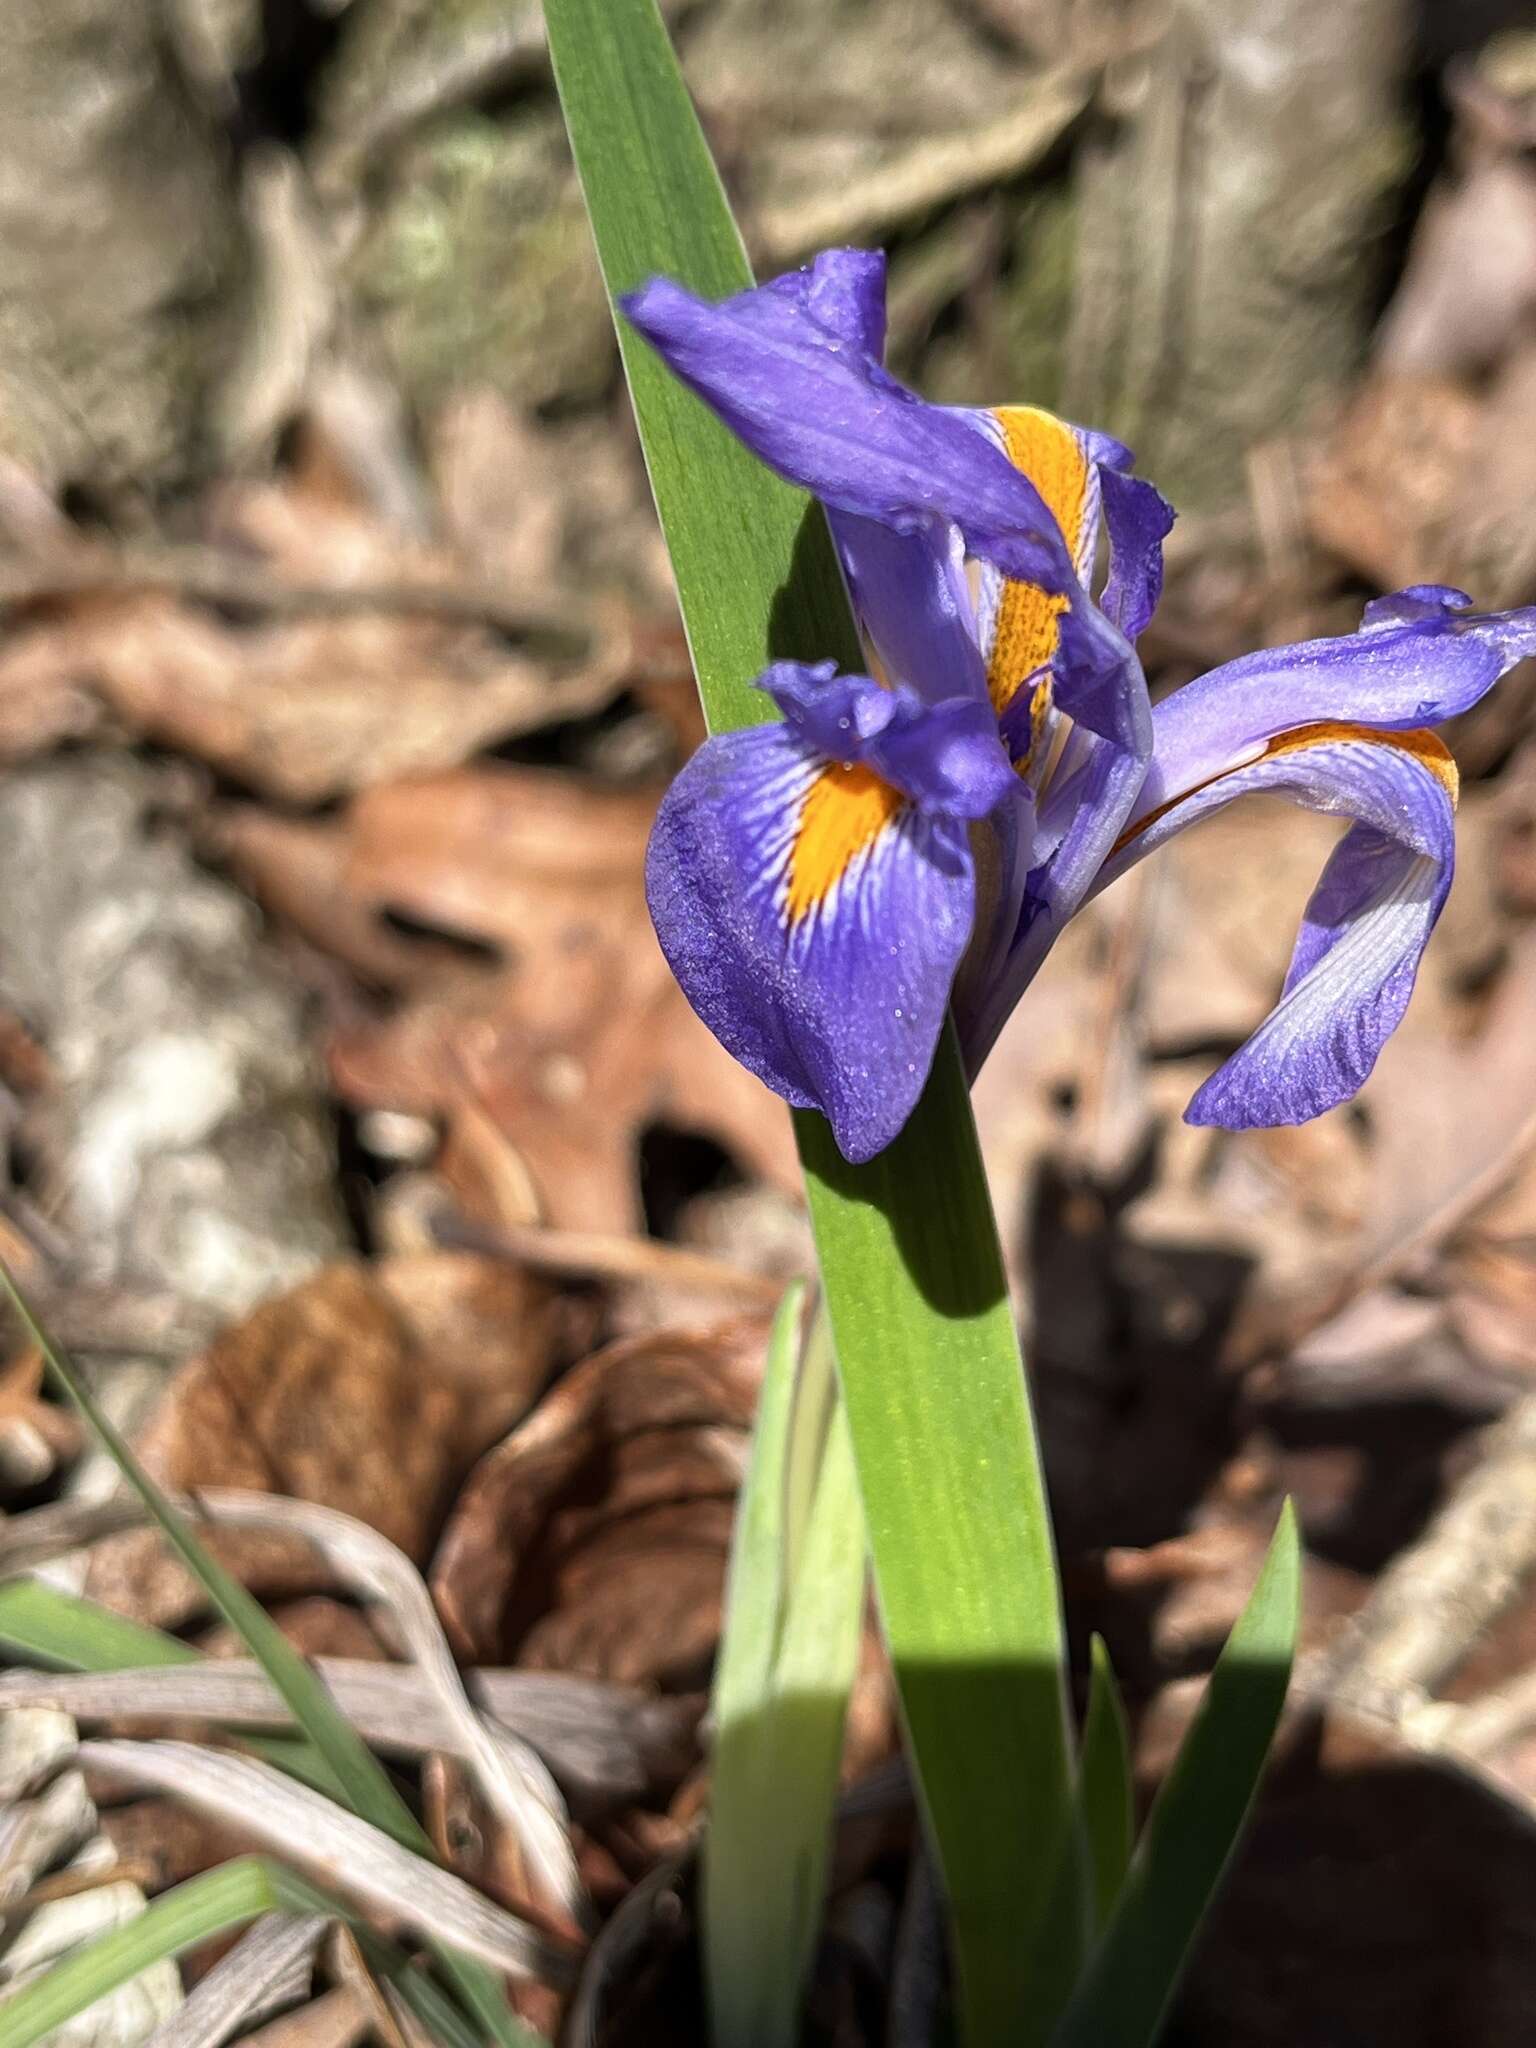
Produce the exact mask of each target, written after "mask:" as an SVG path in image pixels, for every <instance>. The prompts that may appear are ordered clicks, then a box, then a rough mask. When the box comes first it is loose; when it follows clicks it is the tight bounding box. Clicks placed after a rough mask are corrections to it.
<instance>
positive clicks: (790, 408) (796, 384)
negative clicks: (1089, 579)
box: [623, 257, 1077, 594]
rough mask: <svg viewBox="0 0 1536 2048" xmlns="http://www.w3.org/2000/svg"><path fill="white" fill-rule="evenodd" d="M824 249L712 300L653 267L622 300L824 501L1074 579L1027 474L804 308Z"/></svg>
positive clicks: (666, 351) (666, 350)
mask: <svg viewBox="0 0 1536 2048" xmlns="http://www.w3.org/2000/svg"><path fill="white" fill-rule="evenodd" d="M828 261H829V259H828V258H826V257H823V258H820V259H818V262H817V264H816V265H814V266H813V267H812V270H811V271H810V272H808V273H801V274H800V276H799V278H798V279H781V280H779V281H778V282H777V283H776V284H773V285H765V286H761V287H759V288H758V289H756V290H754V291H748V292H741V293H738V294H737V295H736V296H735V297H734V298H730V299H725V300H723V301H722V302H721V303H720V304H718V305H710V304H708V303H706V302H705V301H704V300H702V299H696V298H695V297H694V296H693V294H692V293H691V292H687V291H685V290H684V289H683V288H682V286H681V285H678V284H674V283H672V282H671V281H670V280H669V279H666V278H656V279H653V280H652V282H651V283H649V284H647V285H645V286H643V287H642V289H641V290H640V291H638V292H635V293H633V294H631V295H630V297H628V298H627V299H625V300H624V302H623V308H624V312H625V313H626V315H627V316H628V318H629V320H630V323H631V324H632V325H633V326H634V327H635V328H636V329H637V330H638V332H639V333H641V334H643V335H644V336H645V338H646V340H647V341H649V342H650V343H651V344H652V346H653V347H654V348H655V349H656V350H657V351H658V352H659V353H660V354H661V355H662V356H663V357H664V358H665V360H666V362H667V364H668V366H669V367H670V368H671V369H672V371H673V372H674V373H675V374H676V375H677V376H678V377H680V378H681V379H682V381H683V382H684V383H685V384H687V385H689V386H690V387H691V389H693V390H694V391H696V392H697V393H698V394H699V396H700V397H701V398H703V399H704V400H705V401H706V402H707V403H708V404H709V405H711V406H712V407H713V408H714V410H715V411H716V412H717V413H718V414H719V415H720V417H721V419H723V420H724V421H725V423H726V425H727V426H728V427H730V428H731V430H732V432H733V433H735V434H736V435H737V437H738V438H739V439H740V440H742V441H744V442H745V443H746V445H747V446H748V447H749V448H751V449H752V450H753V451H754V453H756V454H757V455H759V456H760V457H761V458H762V460H763V461H764V462H766V463H767V464H768V465H769V467H770V468H772V469H776V470H778V472H779V473H780V475H782V476H785V477H788V478H789V479H790V481H791V482H793V483H797V484H800V485H802V486H803V487H804V488H805V489H806V490H809V491H813V492H814V493H815V495H816V496H817V497H818V498H820V499H821V500H822V502H823V503H824V504H826V505H829V506H831V507H833V508H834V509H836V510H838V511H842V512H852V513H856V514H858V515H860V516H862V517H865V518H870V519H878V520H880V521H881V522H882V523H883V524H885V525H887V526H894V527H895V528H896V529H897V530H898V531H899V532H905V533H911V532H916V531H922V530H924V529H925V528H927V527H929V526H930V524H931V522H933V521H935V520H938V521H940V522H943V523H944V524H948V525H954V526H956V527H958V528H959V529H960V531H961V533H962V534H964V536H965V538H966V541H967V543H968V544H969V546H970V548H971V551H972V553H974V554H977V555H981V556H983V557H984V558H985V559H987V560H989V561H995V562H997V564H998V566H999V567H1000V568H1002V569H1003V570H1004V571H1005V572H1006V573H1007V574H1008V575H1010V576H1016V577H1022V578H1026V579H1028V580H1029V581H1032V582H1035V583H1039V584H1042V585H1043V586H1044V587H1045V588H1047V589H1048V590H1053V591H1058V592H1064V593H1069V594H1070V593H1072V592H1073V591H1075V589H1076V585H1077V577H1076V572H1075V568H1074V564H1073V562H1072V559H1071V556H1070V554H1069V553H1068V550H1067V548H1066V546H1065V544H1064V543H1063V541H1062V538H1061V534H1060V532H1059V531H1058V530H1057V526H1056V522H1055V520H1054V519H1052V517H1051V515H1050V513H1049V511H1048V510H1047V509H1046V506H1045V504H1044V503H1043V501H1042V499H1041V497H1040V494H1039V492H1038V491H1037V490H1036V489H1035V488H1034V486H1033V485H1032V484H1031V483H1030V481H1029V479H1028V478H1027V477H1026V476H1024V475H1023V474H1022V472H1021V471H1019V470H1018V469H1016V468H1015V467H1014V466H1013V464H1012V463H1010V462H1009V461H1008V460H1007V458H1006V456H1004V455H1003V454H1002V453H1001V451H1000V450H997V449H991V450H987V449H985V448H981V449H978V448H977V446H976V436H975V435H974V433H973V431H972V429H971V428H970V427H969V426H968V425H967V424H966V421H965V420H964V418H963V417H961V416H960V415H959V414H956V413H952V412H948V411H946V410H945V409H944V408H943V407H941V406H934V405H926V404H924V402H923V401H922V400H921V399H920V398H918V397H916V396H915V394H914V393H912V392H910V391H908V390H907V389H906V388H905V387H904V386H903V385H901V384H898V383H897V382H896V380H895V378H894V377H891V376H889V375H888V374H887V373H886V371H885V370H884V369H883V368H882V367H881V365H880V363H879V362H878V361H877V359H876V358H875V356H874V355H873V354H872V353H870V352H869V350H868V349H867V348H866V347H862V346H857V345H855V343H854V342H853V341H852V340H850V339H848V338H846V336H845V335H844V334H843V333H840V332H838V331H837V330H836V329H834V328H833V327H831V326H828V325H826V324H824V322H823V320H821V319H819V318H817V317H816V314H815V312H814V311H813V310H812V306H813V303H814V295H815V291H816V283H817V277H818V274H819V273H820V271H821V270H822V267H823V266H824V265H825V264H826V263H827V262H828ZM830 296H831V295H830V294H829V297H830ZM838 302H839V303H841V300H839V301H838Z"/></svg>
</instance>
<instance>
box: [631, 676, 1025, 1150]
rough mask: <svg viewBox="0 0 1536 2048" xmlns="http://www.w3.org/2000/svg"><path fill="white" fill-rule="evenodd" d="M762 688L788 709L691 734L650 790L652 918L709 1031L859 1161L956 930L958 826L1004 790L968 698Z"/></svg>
mask: <svg viewBox="0 0 1536 2048" xmlns="http://www.w3.org/2000/svg"><path fill="white" fill-rule="evenodd" d="M764 685H765V687H767V688H768V689H769V690H770V693H771V694H772V695H773V697H774V698H775V701H776V702H778V704H779V706H780V708H781V709H782V710H783V711H784V713H785V723H784V724H783V725H780V726H763V727H754V728H753V729H752V730H750V731H747V732H738V733H729V734H723V735H720V736H718V737H716V738H714V739H711V740H707V741H706V742H705V744H704V745H703V746H702V747H701V748H700V749H699V751H698V752H697V753H696V754H695V755H694V757H693V759H692V760H691V761H690V762H689V763H688V765H687V766H686V767H685V768H684V770H683V771H682V773H681V775H679V776H678V778H677V779H676V781H675V782H674V783H673V785H672V787H671V789H670V790H669V791H668V792H667V795H666V797H665V799H664V800H663V803H662V806H661V809H660V812H659V813H658V815H657V820H656V826H655V830H654V832H653V834H652V838H651V844H650V848H649V851H648V854H647V861H646V888H647V895H648V898H649V901H650V906H651V916H652V919H653V921H654V923H655V926H656V931H657V935H658V937H659V938H660V940H661V944H662V950H663V951H664V952H665V953H666V955H667V958H668V960H669V962H670V963H671V966H672V969H673V972H674V973H675V974H676V976H677V979H678V981H679V982H680V984H681V985H682V988H683V991H684V993H685V994H686V995H687V997H688V999H689V1001H690V1002H691V1003H692V1004H693V1007H694V1008H695V1009H696V1010H697V1011H698V1013H699V1015H700V1016H701V1017H702V1018H703V1020H704V1022H705V1023H706V1024H707V1025H708V1026H709V1027H710V1029H711V1030H712V1031H713V1032H714V1034H715V1036H716V1037H717V1038H719V1039H720V1041H721V1043H722V1044H723V1045H725V1046H726V1048H727V1049H728V1050H729V1051H730V1052H732V1053H734V1055H735V1056H736V1058H737V1059H739V1060H740V1061H741V1062H742V1064H743V1065H744V1066H746V1067H748V1068H750V1070H751V1071H752V1072H753V1073H755V1074H757V1075H758V1076H759V1077H760V1079H762V1080H763V1081H765V1082H766V1083H767V1084H768V1086H769V1087H770V1088H772V1089H773V1090H774V1091H775V1093H777V1094H779V1095H782V1096H783V1097H784V1098H785V1100H786V1101H788V1102H790V1103H792V1104H794V1105H795V1106H796V1107H798V1108H805V1109H819V1110H821V1111H822V1112H823V1113H824V1114H825V1115H826V1117H827V1118H828V1120H829V1121H830V1123H831V1125H832V1129H833V1133H834V1135H835V1137H836V1139H837V1142H838V1144H839V1146H840V1147H841V1149H842V1151H843V1152H844V1154H845V1156H846V1157H848V1158H849V1159H854V1160H859V1159H868V1158H870V1157H872V1156H873V1155H874V1154H875V1153H876V1152H878V1151H880V1150H882V1149H883V1148H884V1147H885V1146H886V1145H888V1144H889V1143H890V1141H891V1139H892V1138H893V1137H895V1135H896V1133H897V1132H898V1131H899V1130H900V1129H901V1127H902V1125H903V1124H904V1123H905V1122H906V1120H907V1118H908V1116H909V1115H910V1114H911V1112H912V1108H913V1105H914V1104H915V1102H916V1100H917V1098H918V1095H919V1094H920V1093H921V1091H922V1087H923V1084H924V1082H925V1081H926V1079H927V1076H928V1071H929V1068H930V1066H931V1065H932V1062H933V1054H934V1048H935V1046H936V1045H937V1043H938V1038H939V1032H940V1030H941V1028H942V1026H943V1022H944V1015H945V1011H946V1009H947V1007H948V1003H949V996H950V989H951V985H952V984H953V981H954V978H955V974H956V971H957V969H958V967H959V965H960V962H961V959H962V957H963V955H964V953H965V950H966V947H967V945H968V944H969V942H970V938H971V931H972V924H973V918H974V913H975V898H976V882H975V867H974V862H973V857H972V850H971V842H970V833H971V829H972V822H973V821H974V820H977V819H979V818H982V817H984V816H986V815H987V813H988V812H990V811H992V810H994V809H996V808H997V807H998V806H999V804H1005V803H1008V802H1010V801H1017V800H1018V784H1017V781H1016V778H1015V777H1014V776H1013V774H1012V771H1011V770H1010V768H1009V766H1008V762H1007V759H1006V757H1005V755H1004V753H1003V750H1002V748H1001V746H1000V745H999V744H998V740H997V735H996V729H995V727H993V726H992V724H991V720H990V717H989V715H988V714H987V712H986V709H985V706H983V705H979V704H976V703H972V702H966V701H964V700H958V701H956V702H953V703H950V704H944V705H939V706H938V707H934V708H930V707H925V706H923V705H922V704H921V703H920V702H919V701H918V700H917V699H916V698H915V697H914V696H913V695H912V693H910V692H907V691H889V690H884V689H882V688H881V686H880V685H879V684H878V683H875V682H874V681H872V680H871V679H870V678H868V677H858V676H853V677H849V676H836V675H834V674H833V673H832V671H831V668H830V665H823V666H822V667H820V668H814V669H812V668H802V667H800V666H798V665H796V664H792V663H779V664H777V665H776V666H775V667H774V668H773V669H771V670H769V671H768V673H767V675H766V676H765V677H764Z"/></svg>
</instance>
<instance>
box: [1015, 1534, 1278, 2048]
mask: <svg viewBox="0 0 1536 2048" xmlns="http://www.w3.org/2000/svg"><path fill="white" fill-rule="evenodd" d="M1300 1587H1301V1554H1300V1545H1299V1543H1298V1539H1297V1534H1296V1517H1295V1514H1294V1511H1293V1510H1292V1508H1291V1505H1290V1503H1289V1502H1287V1503H1286V1505H1285V1507H1284V1508H1283V1509H1282V1510H1281V1514H1280V1522H1279V1526H1278V1527H1277V1528H1276V1530H1275V1535H1274V1541H1273V1542H1272V1543H1271V1544H1270V1547H1269V1555H1268V1557H1267V1558H1266V1559H1265V1563H1264V1569H1263V1570H1262V1571H1261V1572H1260V1574H1259V1579H1258V1583H1257V1585H1256V1586H1255V1587H1254V1589H1253V1592H1252V1594H1251V1595H1250V1596H1249V1600H1248V1604H1247V1606H1246V1607H1245V1608H1244V1609H1243V1611H1242V1614H1241V1615H1240V1616H1239V1617H1238V1621H1237V1625H1236V1627H1235V1628H1234V1629H1233V1631H1232V1633H1231V1635H1230V1636H1229V1637H1228V1639H1227V1644H1226V1647H1225V1649H1223V1651H1222V1653H1221V1656H1220V1658H1219V1659H1218V1660H1217V1664H1216V1669H1215V1670H1214V1671H1213V1672H1212V1673H1211V1681H1210V1685H1209V1686H1208V1688H1207V1690H1206V1695H1205V1698H1204V1700H1203V1701H1202V1703H1201V1707H1200V1711H1199V1713H1198V1714H1197V1715H1196V1717H1195V1719H1194V1722H1193V1723H1192V1724H1191V1726H1190V1729H1189V1732H1188V1734H1187V1735H1186V1736H1185V1738H1184V1742H1183V1745H1182V1747H1181V1748H1180V1750H1179V1754H1178V1757H1177V1759H1176V1760H1175V1762H1174V1766H1173V1769H1172V1770H1171V1771H1170V1772H1169V1773H1168V1776H1167V1778H1166V1779H1165V1780H1164V1782H1163V1786H1162V1789H1161V1790H1160V1791H1159V1793H1158V1796H1157V1799H1156V1801H1155V1803H1154V1805H1153V1808H1152V1811H1151V1813H1150V1815H1149V1816H1148V1819H1147V1825H1146V1828H1145V1830H1144V1831H1143V1834H1142V1838H1141V1840H1140V1842H1139V1843H1138V1844H1137V1846H1136V1852H1135V1854H1134V1856H1133V1857H1132V1859H1131V1867H1130V1871H1129V1874H1128V1875H1127V1878H1126V1881H1125V1885H1124V1887H1123V1889H1122V1891H1121V1894H1120V1899H1119V1903H1118V1905H1117V1906H1116V1908H1115V1911H1114V1915H1113V1917H1112V1918H1111V1920H1110V1924H1109V1928H1108V1931H1107V1932H1106V1934H1105V1936H1104V1939H1103V1941H1102V1942H1101V1944H1100V1945H1099V1947H1098V1949H1097V1950H1096V1951H1095V1953H1094V1956H1093V1959H1092V1961H1091V1962H1090V1964H1089V1966H1088V1969H1087V1971H1086V1972H1085V1974H1084V1976H1083V1980H1082V1983H1081V1984H1080V1986H1079V1987H1078V1991H1077V1993H1076V1995H1075V1996H1074V1998H1073V2000H1072V2003H1071V2006H1070V2008H1069V2010H1068V2012H1067V2015H1066V2017H1065V2019H1064V2020H1063V2022H1062V2025H1061V2028H1060V2030H1059V2032H1058V2034H1057V2036H1056V2038H1055V2042H1054V2044H1053V2048H1150V2044H1151V2043H1152V2042H1154V2041H1156V2039H1157V2038H1158V2033H1159V2030H1160V2028H1161V2026H1162V2023H1163V2017H1164V2015H1165V2013H1166V2011H1167V2008H1168V2003H1169V2000H1170V1999H1171V1998H1172V1996H1173V1993H1174V1990H1175V1988H1176V1987H1177V1984H1178V1980H1179V1974H1180V1972H1181V1970H1182V1969H1183V1967H1184V1962H1185V1959H1186V1957H1187V1956H1188V1954H1189V1951H1190V1947H1191V1945H1192V1943H1193V1941H1194V1938H1195V1935H1196V1933H1197V1931H1198V1929H1199V1926H1200V1922H1201V1921H1202V1920H1203V1919H1204V1917H1205V1913H1206V1909H1207V1908H1208V1907H1209V1905H1210V1903H1211V1900H1212V1898H1213V1897H1214V1896H1215V1893H1216V1888H1217V1886H1218V1885H1219V1884H1220V1882H1221V1877H1222V1873H1223V1872H1224V1871H1225V1869H1226V1867H1227V1864H1228V1862H1229V1861H1230V1859H1231V1856H1232V1852H1233V1850H1234V1849H1235V1848H1236V1846H1237V1842H1238V1837H1239V1836H1240V1835H1241V1833H1242V1829H1243V1823H1244V1821H1245V1820H1246V1819H1247V1817H1248V1811H1249V1808H1250V1807H1251V1806H1252V1804H1253V1800H1254V1795H1255V1793H1256V1792H1257V1791H1258V1788H1259V1781H1260V1779H1261V1778H1262V1777H1263V1774H1264V1764H1265V1760H1266V1758H1267V1757H1268V1755H1269V1748H1270V1744H1271V1742H1272V1741H1273V1739H1274V1734H1275V1729H1276V1726H1277V1725H1278V1723H1279V1720H1280V1711H1281V1708H1282V1707H1283V1706H1284V1704H1285V1693H1286V1687H1287V1685H1288V1684H1289V1682H1290V1675H1291V1663H1292V1659H1293V1658H1294V1656H1295V1653H1296V1629H1297V1625H1298V1620H1299V1614H1300Z"/></svg>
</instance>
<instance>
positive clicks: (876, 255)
mask: <svg viewBox="0 0 1536 2048" xmlns="http://www.w3.org/2000/svg"><path fill="white" fill-rule="evenodd" d="M768 289H770V290H772V291H776V292H779V293H781V294H783V295H784V296H785V297H787V298H789V299H792V300H793V301H794V303H795V304H796V305H798V306H800V307H801V308H802V309H803V310H804V311H805V312H806V313H808V314H809V315H810V317H811V319H813V320H814V321H815V322H816V323H817V325H818V326H821V327H824V328H825V329H826V330H827V332H828V334H830V335H832V336H833V337H834V338H835V339H836V340H839V341H846V342H850V343H851V344H852V345H853V346H854V347H855V348H857V349H862V350H863V352H864V354H865V355H868V356H873V357H874V359H875V361H876V362H880V361H881V360H882V359H883V358H884V355H885V252H884V250H882V249H828V250H826V251H825V252H824V253H823V254H822V255H820V256H818V257H817V258H816V260H815V262H814V263H812V264H809V265H808V266H807V267H806V268H805V269H804V270H791V271H788V272H786V274H785V275H784V276H783V277H776V278H775V279H774V280H773V283H772V285H771V286H769V287H768Z"/></svg>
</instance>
